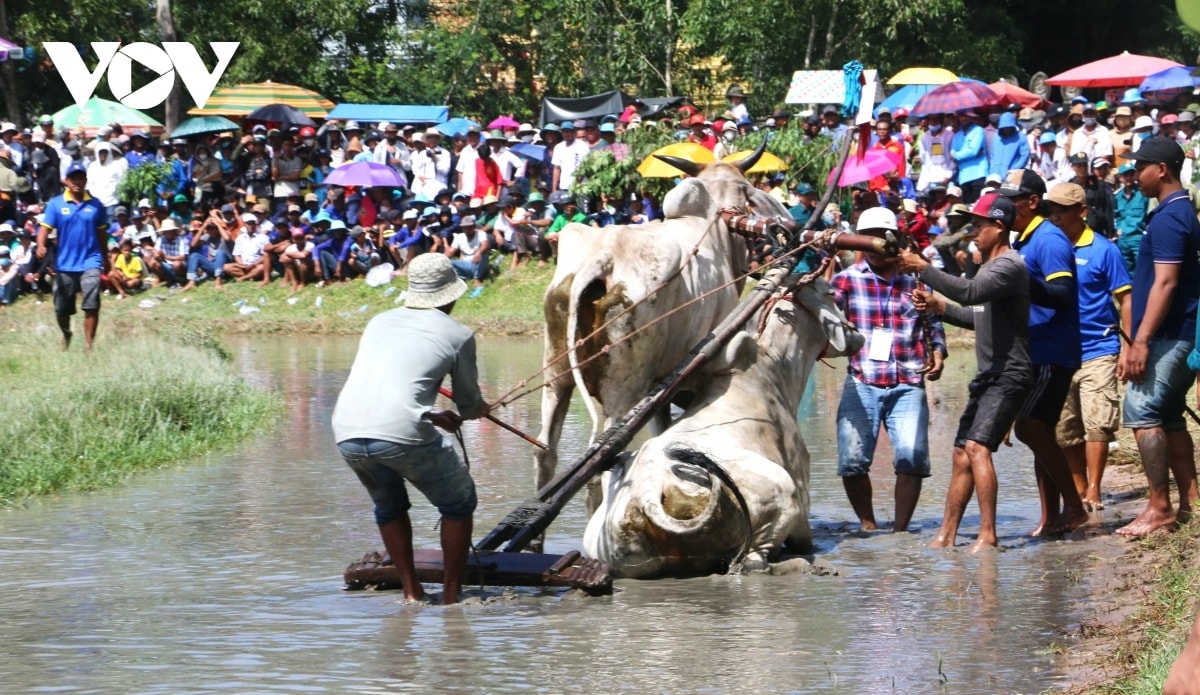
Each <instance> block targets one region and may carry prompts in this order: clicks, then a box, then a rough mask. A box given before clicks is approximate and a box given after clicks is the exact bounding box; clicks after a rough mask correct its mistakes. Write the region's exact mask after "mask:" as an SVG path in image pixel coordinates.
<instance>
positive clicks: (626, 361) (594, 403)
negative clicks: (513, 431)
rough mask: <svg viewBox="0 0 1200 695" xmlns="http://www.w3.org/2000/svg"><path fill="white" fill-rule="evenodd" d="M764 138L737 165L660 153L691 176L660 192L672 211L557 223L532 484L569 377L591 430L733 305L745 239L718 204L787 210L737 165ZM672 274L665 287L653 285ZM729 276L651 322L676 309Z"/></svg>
mask: <svg viewBox="0 0 1200 695" xmlns="http://www.w3.org/2000/svg"><path fill="white" fill-rule="evenodd" d="M764 145H765V140H764ZM762 150H763V148H762V147H761V146H760V148H759V149H758V151H756V152H755V153H754V154H752V155H751V156H749V157H747V158H746V159H744V160H742V161H741V162H738V163H737V164H736V165H734V164H727V163H725V162H713V163H711V164H708V165H701V164H695V163H693V162H688V161H685V160H678V159H675V158H664V160H666V161H669V162H670V163H671V164H672V165H674V166H676V167H678V168H679V169H681V170H683V171H685V172H686V173H688V174H691V175H692V177H693V178H688V179H685V180H684V181H683V182H681V183H680V184H679V185H678V186H676V187H675V188H674V189H673V190H672V191H671V192H670V193H668V194H667V196H666V198H665V199H664V200H663V212H664V214H665V216H666V218H667V219H665V220H663V221H661V222H659V221H655V222H651V223H649V224H644V225H615V226H609V227H605V228H603V229H597V228H595V227H589V226H586V225H581V224H572V225H568V226H567V227H565V228H564V229H563V230H562V232H561V233H560V234H559V244H558V268H557V270H556V271H555V273H554V279H553V280H552V281H551V282H550V286H549V287H548V288H547V289H546V295H545V307H544V309H545V316H546V340H545V357H544V361H543V365H548V367H547V370H546V373H545V378H546V380H547V382H548V386H547V387H546V388H545V389H543V394H542V429H541V433H540V435H539V436H538V439H540V440H542V441H543V442H546V443H547V444H548V445H549V447H550V448H549V450H548V451H545V452H542V451H539V452H538V454H537V476H536V478H537V486H538V488H539V489H540V488H541V487H542V486H543V485H545V484H546V482H548V481H549V480H550V478H551V477H553V475H554V469H555V468H556V467H557V465H558V453H557V446H558V442H559V439H560V437H561V435H562V426H563V421H564V420H565V419H566V415H567V408H568V406H569V405H570V401H571V392H572V389H573V388H575V387H576V386H578V387H579V390H580V392H581V395H582V396H583V399H584V403H585V404H586V405H587V408H588V412H589V413H590V415H591V417H592V426H593V429H592V437H591V438H592V440H595V438H596V436H597V435H598V433H599V432H600V431H601V428H607V427H608V426H609V425H611V424H612V422H613V420H615V419H616V418H619V417H621V416H622V415H624V414H625V413H626V412H627V411H628V410H629V409H630V408H631V407H633V405H634V404H635V403H637V402H638V401H639V400H640V399H641V398H642V397H644V396H645V395H646V394H647V393H648V392H649V391H650V389H651V388H652V387H653V385H654V384H656V383H657V382H658V381H659V380H661V379H662V378H663V377H665V376H666V375H668V374H669V373H670V372H671V370H672V369H674V368H675V366H676V365H678V364H679V362H680V361H682V360H683V359H684V358H685V357H686V356H687V354H688V351H689V350H691V348H692V347H693V346H694V345H695V344H696V343H697V342H698V341H699V340H700V339H701V338H703V337H704V336H705V335H706V334H707V333H708V332H709V331H710V330H712V328H713V327H715V326H716V325H717V324H718V323H720V321H721V319H723V318H724V317H725V316H726V315H728V314H729V312H730V311H731V310H732V309H733V308H734V306H735V305H736V303H737V298H738V294H739V292H740V291H741V288H742V283H733V284H728V283H731V281H732V280H733V279H734V278H735V277H736V276H737V275H738V272H737V269H739V268H744V267H745V264H746V255H747V251H746V245H745V243H744V242H743V240H742V239H741V238H738V237H735V236H734V235H733V234H732V233H731V232H730V231H729V230H728V229H727V228H726V227H725V224H724V222H722V221H721V220H720V217H719V215H718V211H719V210H721V209H722V208H724V207H738V208H747V207H753V208H754V209H755V210H756V212H757V213H758V214H761V215H767V216H776V215H783V216H786V215H787V210H786V209H785V208H784V207H783V206H782V205H781V204H780V203H779V202H778V201H776V200H775V199H774V198H772V197H771V196H769V195H766V194H765V193H763V192H762V191H760V190H757V189H755V188H754V186H752V185H751V184H750V182H749V181H747V180H746V178H745V176H744V175H743V172H744V171H745V170H747V169H749V168H750V167H752V166H753V165H754V163H755V162H757V161H758V158H759V157H760V156H761V155H762ZM697 246H698V250H697V252H696V253H695V256H694V257H692V250H693V249H694V248H696V247H697ZM672 276H674V277H673V279H671V280H670V281H669V282H667V283H666V285H665V286H664V287H663V288H662V289H660V290H658V291H657V292H654V291H653V290H654V289H655V288H656V287H658V286H659V285H660V284H661V283H663V281H665V280H667V279H668V278H672ZM727 284H728V286H726V287H724V289H722V290H720V291H718V292H714V293H713V294H712V295H711V296H709V297H707V298H705V299H704V300H702V301H699V302H696V303H695V304H692V305H690V306H688V307H686V308H684V309H682V310H681V311H678V312H675V313H674V314H672V315H671V316H668V317H667V318H665V319H663V320H662V321H660V322H658V323H656V324H654V325H653V326H649V327H647V326H648V324H650V323H651V322H652V321H654V320H655V319H657V318H660V317H662V316H663V315H664V314H666V313H667V312H670V311H671V310H672V309H675V308H677V307H680V306H682V305H683V304H685V303H686V302H688V301H689V300H692V299H694V298H696V297H699V296H700V295H702V294H704V293H706V292H709V291H711V290H715V289H717V288H719V287H722V286H723V285H727ZM635 305H636V306H635ZM630 307H633V308H632V310H630V311H629V312H628V313H625V314H624V315H623V316H621V317H620V318H619V319H617V320H615V321H613V322H612V323H611V324H610V325H608V326H607V327H605V328H604V329H603V330H601V331H599V332H598V333H597V334H596V335H595V336H593V337H592V338H589V339H587V340H585V341H584V342H583V344H582V345H581V346H580V347H578V348H577V349H575V348H572V349H571V350H570V356H569V359H568V360H558V361H557V362H554V360H555V358H556V357H558V356H559V355H561V354H563V353H564V352H566V351H567V350H568V347H569V346H574V344H575V343H576V342H577V341H578V340H580V339H582V338H584V337H586V336H588V335H589V334H591V333H593V332H594V331H596V329H598V328H600V327H601V326H603V325H604V324H605V323H606V322H608V321H610V320H611V319H613V318H615V317H617V316H618V315H619V314H621V313H622V312H624V311H625V310H627V309H629V308H630ZM639 329H644V330H639ZM635 332H636V335H633V337H632V338H631V339H629V340H626V341H624V342H620V343H619V344H618V341H621V340H622V338H624V337H626V336H629V335H630V334H633V333H635ZM605 350H607V352H604V351H605ZM596 355H599V356H598V357H595V356H596ZM593 357H594V359H589V358H593ZM551 363H553V364H551ZM685 390H687V387H686V386H685Z"/></svg>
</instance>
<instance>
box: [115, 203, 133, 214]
mask: <svg viewBox="0 0 1200 695" xmlns="http://www.w3.org/2000/svg"><path fill="white" fill-rule="evenodd" d="M113 214H114V215H128V214H129V208H127V207H125V206H124V205H118V206H117V207H116V209H115V210H113Z"/></svg>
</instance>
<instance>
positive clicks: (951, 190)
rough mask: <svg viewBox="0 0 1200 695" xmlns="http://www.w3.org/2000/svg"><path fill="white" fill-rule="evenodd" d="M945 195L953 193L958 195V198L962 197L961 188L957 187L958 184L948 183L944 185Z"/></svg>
mask: <svg viewBox="0 0 1200 695" xmlns="http://www.w3.org/2000/svg"><path fill="white" fill-rule="evenodd" d="M946 195H954V196H958V197H959V198H961V197H962V189H961V188H959V187H958V186H955V185H954V184H950V185H949V186H946Z"/></svg>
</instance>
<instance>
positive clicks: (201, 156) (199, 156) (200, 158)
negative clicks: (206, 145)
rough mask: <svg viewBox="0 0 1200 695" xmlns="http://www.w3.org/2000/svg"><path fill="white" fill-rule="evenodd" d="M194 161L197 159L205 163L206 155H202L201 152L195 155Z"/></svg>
mask: <svg viewBox="0 0 1200 695" xmlns="http://www.w3.org/2000/svg"><path fill="white" fill-rule="evenodd" d="M196 159H199V160H200V161H202V162H207V161H208V155H206V154H204V153H203V152H201V153H200V154H198V155H196Z"/></svg>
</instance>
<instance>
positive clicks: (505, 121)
mask: <svg viewBox="0 0 1200 695" xmlns="http://www.w3.org/2000/svg"><path fill="white" fill-rule="evenodd" d="M487 127H488V129H489V130H490V129H498V130H504V129H505V128H520V127H521V124H520V123H517V122H516V121H514V120H513V117H512V116H500V117H499V118H497V119H496V120H494V121H492V122H491V123H488V125H487Z"/></svg>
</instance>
